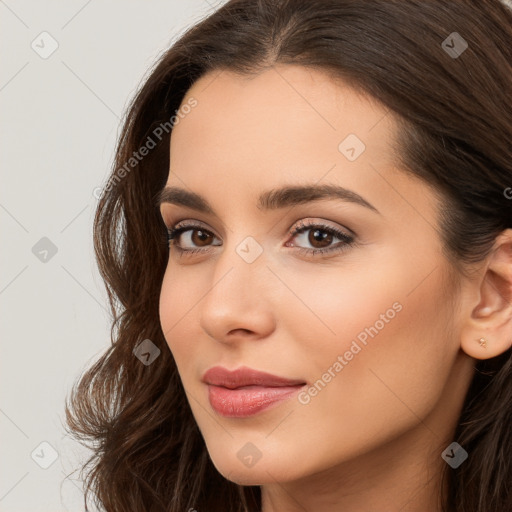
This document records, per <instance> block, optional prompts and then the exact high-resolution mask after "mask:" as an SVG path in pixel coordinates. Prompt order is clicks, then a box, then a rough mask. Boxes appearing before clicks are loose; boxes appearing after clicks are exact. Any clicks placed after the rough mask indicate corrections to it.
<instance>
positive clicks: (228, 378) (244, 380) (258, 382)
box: [203, 366, 306, 389]
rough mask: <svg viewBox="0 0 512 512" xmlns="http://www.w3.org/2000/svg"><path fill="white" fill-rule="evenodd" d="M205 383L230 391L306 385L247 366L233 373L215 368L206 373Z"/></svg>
mask: <svg viewBox="0 0 512 512" xmlns="http://www.w3.org/2000/svg"><path fill="white" fill-rule="evenodd" d="M203 382H205V383H206V384H212V385H214V386H222V387H225V388H229V389H236V388H240V387H243V386H262V387H283V386H297V385H300V384H306V382H305V381H303V380H297V379H285V378H284V377H278V376H277V375H272V374H270V373H266V372H261V371H258V370H254V369H252V368H248V367H247V366H242V367H240V368H237V369H236V370H233V371H230V370H228V369H227V368H224V367H222V366H214V367H212V368H210V369H209V370H207V371H206V372H205V373H204V375H203Z"/></svg>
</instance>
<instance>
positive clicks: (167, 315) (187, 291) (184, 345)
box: [159, 268, 201, 378]
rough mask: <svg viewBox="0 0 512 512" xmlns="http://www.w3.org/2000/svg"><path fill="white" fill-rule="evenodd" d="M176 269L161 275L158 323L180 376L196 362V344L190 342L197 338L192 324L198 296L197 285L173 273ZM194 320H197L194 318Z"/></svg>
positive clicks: (195, 328)
mask: <svg viewBox="0 0 512 512" xmlns="http://www.w3.org/2000/svg"><path fill="white" fill-rule="evenodd" d="M175 273H176V269H174V268H173V269H171V271H169V269H168V270H167V271H166V273H165V275H164V279H163V282H162V288H161V292H160V304H159V313H160V325H161V327H162V331H163V333H164V337H165V340H166V341H167V345H168V346H169V349H170V350H171V352H172V355H173V357H174V359H175V361H176V365H177V366H178V370H179V372H180V375H181V376H182V378H183V377H184V376H186V374H187V372H186V369H188V368H189V367H190V366H191V365H193V364H194V361H197V354H196V347H198V344H197V343H193V342H192V341H193V340H194V339H197V337H198V326H197V325H195V326H194V324H193V322H192V319H193V318H194V315H193V313H194V309H193V308H194V306H195V305H197V304H198V303H199V301H200V299H201V294H200V293H198V291H197V287H195V286H194V285H191V282H190V280H188V279H186V278H183V276H180V277H179V278H177V277H176V275H175ZM194 321H195V322H196V323H197V320H194Z"/></svg>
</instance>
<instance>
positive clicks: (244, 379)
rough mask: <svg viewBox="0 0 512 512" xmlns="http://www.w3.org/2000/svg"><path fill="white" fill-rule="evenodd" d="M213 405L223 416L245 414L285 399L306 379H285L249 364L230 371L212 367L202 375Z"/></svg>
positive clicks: (300, 386)
mask: <svg viewBox="0 0 512 512" xmlns="http://www.w3.org/2000/svg"><path fill="white" fill-rule="evenodd" d="M203 382H204V383H205V384H206V385H207V387H208V400H209V402H210V405H211V407H212V408H213V409H214V410H215V411H216V412H217V413H218V414H220V415H221V416H224V417H228V418H245V417H248V416H253V415H254V414H257V413H259V412H261V411H263V410H266V409H269V408H270V407H272V406H275V405H277V404H279V403H280V402H283V401H284V400H287V399H289V398H291V397H292V396H293V395H295V394H296V393H297V392H298V391H299V390H300V389H301V388H302V387H304V386H306V382H305V381H304V380H300V379H286V378H284V377H279V376H277V375H272V374H269V373H266V372H260V371H257V370H253V369H251V368H247V367H241V368H238V369H237V370H235V371H229V370H227V369H226V368H223V367H221V366H215V367H213V368H210V369H209V370H208V371H207V372H206V373H205V374H204V376H203Z"/></svg>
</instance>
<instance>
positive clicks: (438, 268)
mask: <svg viewBox="0 0 512 512" xmlns="http://www.w3.org/2000/svg"><path fill="white" fill-rule="evenodd" d="M511 36H512V13H511V11H510V10H509V9H508V8H507V7H506V6H505V4H504V3H501V2H499V1H498V0H486V1H482V0H457V1H450V2H447V1H433V0H432V1H427V2H426V1H424V0H410V1H407V2H403V1H397V0H396V1H395V0H393V1H390V0H364V1H363V0H320V1H316V2H310V1H309V0H279V1H275V0H274V1H272V0H257V1H256V0H232V1H229V2H228V3H227V4H225V5H224V6H223V7H221V8H220V9H219V10H218V11H217V12H215V13H213V14H212V15H211V16H209V17H208V18H206V19H205V20H203V21H202V22H200V23H198V24H197V26H195V27H193V28H192V29H190V30H189V31H187V32H186V33H185V34H184V35H183V36H182V37H181V38H180V39H179V40H178V41H177V42H176V43H175V44H174V45H173V46H172V48H170V49H169V50H168V51H167V52H166V53H165V54H164V55H163V56H162V58H161V59H160V61H159V62H158V64H157V65H156V66H155V68H154V69H153V70H152V72H151V74H150V76H149V78H148V79H147V80H146V82H145V84H144V85H143V87H142V88H141V90H140V91H139V93H138V94H137V96H136V98H135V99H134V101H133V102H132V104H131V106H130V108H129V111H128V113H127V117H126V121H125V125H124V129H123V132H122V136H121V138H120V141H119V144H118V148H117V154H116V161H115V166H114V168H113V171H112V174H111V177H110V178H109V181H108V183H107V184H106V186H105V187H104V192H103V194H102V197H101V200H100V203H99V206H98V210H97V215H96V219H95V247H96V254H97V258H98V262H99V267H100V271H101V273H102V276H103V278H104V280H105V282H106V286H107V290H108V293H109V297H110V302H111V307H112V312H113V315H114V322H113V329H112V341H113V344H112V347H110V348H109V349H108V351H107V352H106V353H105V354H104V355H103V357H102V358H101V359H100V360H99V361H98V362H97V363H95V364H94V366H93V367H92V368H90V369H89V370H88V372H87V373H86V374H85V375H84V376H82V378H81V380H80V381H79V383H78V385H77V386H76V388H75V389H74V390H73V396H72V397H71V400H70V402H69V404H66V412H67V420H68V423H69V425H70V428H71V430H72V433H74V434H75V435H76V436H77V438H79V439H84V440H85V439H89V440H92V441H93V442H94V443H95V445H94V450H95V454H94V457H92V458H91V460H90V461H89V463H90V464H93V468H92V471H91V472H90V474H89V475H88V480H87V484H88V487H87V492H89V491H90V490H94V492H95V498H96V501H97V503H98V504H99V505H100V506H102V507H103V509H105V510H108V511H116V512H118V511H124V510H126V511H128V510H130V511H134V510H137V511H139V510H140V511H142V510H144V511H152V512H153V511H155V512H156V511H172V512H174V511H186V510H189V511H192V510H197V511H199V512H202V511H208V512H212V511H221V510H222V511H237V512H238V511H240V512H241V511H244V512H248V511H251V512H253V511H258V512H259V511H262V512H274V511H303V510H314V511H316V512H323V511H339V510H343V511H344V512H352V511H363V510H365V511H386V512H398V511H399V510H401V511H408V512H425V511H429V512H437V511H450V512H484V511H485V512H497V511H508V510H512V495H511V490H510V489H511V483H512V466H511V464H512V462H511V461H512V457H511V446H512V435H511V429H510V424H511V421H512V369H511V364H512V363H511V344H512V188H511V187H512V148H511V143H510V141H511V140H512V106H511V102H510V98H511V97H512V45H511V44H510V41H511ZM86 496H87V493H86Z"/></svg>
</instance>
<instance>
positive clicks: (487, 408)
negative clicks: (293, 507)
mask: <svg viewBox="0 0 512 512" xmlns="http://www.w3.org/2000/svg"><path fill="white" fill-rule="evenodd" d="M455 32H456V34H454V33H455ZM450 38H451V39H450ZM454 38H456V39H455V40H454ZM445 41H448V43H446V42H445ZM454 41H455V42H454ZM455 43H457V45H458V48H455ZM466 45H467V46H466ZM454 48H455V50H458V52H457V51H455V50H454ZM454 51H455V53H454ZM275 63H283V64H286V63H290V64H295V65H303V66H310V67H312V68H318V69H321V70H324V71H328V72H329V73H330V75H331V76H332V77H333V78H334V77H337V78H341V79H342V80H344V81H346V82H347V83H348V84H349V85H351V86H352V87H354V88H356V89H358V90H360V91H362V92H364V93H366V94H369V95H370V96H372V97H374V98H376V99H377V100H378V101H380V102H381V103H382V104H383V105H384V106H385V107H386V108H387V109H389V111H390V112H391V113H392V114H393V115H394V116H395V118H396V119H397V121H398V122H399V123H400V126H401V130H400V135H399V141H398V148H399V154H400V157H401V160H402V162H403V166H404V170H405V172H410V173H412V174H413V175H414V176H417V177H419V178H420V179H422V180H424V182H425V183H428V184H429V185H431V186H433V187H434V188H435V190H437V191H438V192H439V193H440V194H441V195H442V197H443V207H442V210H441V212H440V214H441V215H440V219H442V223H441V231H440V235H441V237H442V240H443V246H444V250H445V253H446V257H447V258H448V259H449V260H450V261H451V262H452V263H453V265H454V267H456V268H458V269H459V270H460V271H461V272H465V271H466V270H467V268H469V266H468V264H471V263H475V262H479V261H482V259H483V258H485V257H486V256H487V255H488V254H489V251H490V249H491V246H492V245H493V242H494V240H495V238H496V236H497V235H498V234H499V233H500V232H501V231H503V230H505V229H506V228H511V227H512V200H511V199H510V195H508V194H507V192H506V191H507V190H508V191H510V190H511V189H510V188H509V187H512V149H511V141H512V11H510V10H509V8H508V7H506V6H505V4H504V3H502V2H500V1H499V0H450V1H449V0H407V1H404V0H315V1H314V2H313V1H311V0H231V1H229V2H227V3H226V4H225V5H223V6H222V7H221V8H220V9H218V10H217V11H216V12H214V13H213V14H211V15H210V16H208V17H207V18H205V19H204V20H202V21H200V22H199V23H197V24H196V25H195V26H194V27H192V28H190V29H189V30H187V31H186V32H185V33H184V34H183V35H182V36H181V37H180V38H179V40H178V41H177V42H176V43H175V44H173V45H172V47H171V48H170V49H168V50H167V51H166V52H165V53H164V54H163V55H162V57H161V58H160V59H159V61H158V62H157V63H156V65H155V66H154V68H153V69H152V70H151V72H150V73H149V76H148V78H147V79H146V80H145V83H144V84H143V85H142V86H141V88H140V90H139V91H138V93H137V94H136V96H135V98H134V99H133V101H132V102H131V105H130V106H129V108H128V110H127V113H126V116H125V119H124V126H123V129H122V134H121V136H120V138H119V141H118V146H117V152H116V157H115V162H114V166H113V169H112V173H111V176H110V178H109V181H108V183H107V185H106V186H105V188H104V190H103V193H102V195H101V197H100V200H99V204H98V208H97V211H96V217H95V222H94V244H95V252H96V257H97V260H98V265H99V270H100V272H101V275H102V277H103V279H104V281H105V285H106V288H107V292H108V296H109V301H110V306H111V310H112V315H113V322H112V331H111V340H112V344H111V346H110V347H108V349H107V350H106V351H105V353H104V354H103V355H102V356H101V358H99V359H98V360H97V362H95V363H94V364H93V365H92V366H91V367H90V368H89V369H88V370H87V371H86V372H84V374H83V375H81V376H80V379H79V380H78V381H77V382H76V383H75V385H74V386H73V390H72V394H71V398H70V399H69V401H68V399H66V419H67V423H68V425H69V427H70V433H71V434H72V435H73V436H74V437H75V438H76V439H78V440H79V441H80V442H82V443H83V444H86V443H87V446H88V447H90V448H91V449H92V450H93V451H94V453H93V455H92V456H91V458H90V459H89V460H88V461H87V463H86V464H85V465H84V467H83V468H82V470H85V469H86V468H89V466H91V467H92V469H91V470H90V471H89V472H88V474H87V480H86V483H87V486H86V492H85V496H84V502H85V505H86V510H88V509H87V497H88V495H89V493H90V492H91V491H92V492H93V495H94V500H95V503H96V504H97V505H98V506H99V507H102V508H103V509H104V510H106V511H108V512H120V511H130V512H134V511H146V512H159V511H167V512H177V511H179V512H183V511H187V510H189V509H197V510H198V511H199V512H202V511H208V512H216V511H221V510H222V511H223V512H256V511H259V510H260V509H261V494H260V488H259V487H258V486H247V487H246V486H239V485H236V484H235V483H233V482H230V481H228V480H226V479H225V478H224V477H222V476H221V475H220V474H219V473H218V472H217V470H216V469H215V467H214V466H213V464H212V462H211V460H210V458H209V456H208V452H207V450H206V447H205V443H204V441H203V438H202V436H201V432H200V431H199V429H198V427H197V424H196V422H195V420H194V418H193V416H192V413H191V410H190V407H189V405H188V403H187V399H186V395H185V391H184V389H183V386H182V384H181V381H180V378H179V374H178V371H177V367H176V364H175V361H174V359H173V357H172V354H171V352H170V350H169V348H168V346H167V344H166V341H165V339H164V336H163V333H162V330H161V328H160V319H159V293H160V287H161V284H162V279H163V275H164V272H165V268H166V265H167V260H168V246H167V239H166V230H165V226H164V225H163V222H162V220H161V218H160V216H159V211H158V208H157V207H156V204H155V198H156V197H157V196H158V192H159V191H160V190H161V188H162V187H163V186H164V184H165V182H166V179H167V174H168V166H169V137H170V133H171V130H172V124H173V122H170V119H171V118H172V116H175V118H174V120H173V121H176V120H179V114H180V112H178V110H179V107H180V104H181V102H182V100H183V98H184V96H185V93H186V92H187V90H188V89H189V87H190V86H191V85H192V84H193V83H194V82H195V81H196V80H197V79H198V78H199V77H201V76H202V75H204V74H205V73H206V72H208V71H216V72H221V71H222V70H230V71H235V72H237V73H239V74H241V75H250V74H254V73H259V72H261V71H262V70H264V69H267V68H269V67H271V66H272V65H273V64H275ZM150 139H151V141H152V142H153V144H150V143H149V140H150ZM143 146H146V147H147V148H149V146H151V148H150V149H149V151H147V152H145V153H147V154H146V155H145V156H144V157H141V156H140V155H139V157H138V158H136V157H135V156H134V152H139V150H140V148H142V147H143ZM141 153H142V151H141ZM130 159H133V160H130ZM123 169H124V171H123ZM148 339H149V340H151V342H152V343H153V344H154V345H156V347H158V348H159V349H160V354H159V356H158V357H157V358H156V359H155V360H154V361H153V362H152V364H150V365H145V364H142V363H141V361H140V360H139V358H138V357H135V355H134V349H135V348H136V347H137V346H138V345H139V343H141V342H143V341H144V340H148ZM511 425H512V356H511V350H508V351H506V352H505V353H503V354H502V355H500V356H498V357H495V358H492V359H488V360H483V361H479V362H478V364H477V365H476V367H475V375H474V379H473V381H472V383H471V386H470V389H469V391H468V394H467V397H466V399H465V403H464V407H463V411H462V414H461V416H460V418H459V423H458V426H457V430H456V433H455V437H454V440H455V441H457V442H458V443H459V444H460V445H461V446H462V447H463V448H464V449H465V450H466V451H467V452H468V454H469V458H468V459H467V460H466V461H465V462H464V463H463V464H462V465H461V466H459V467H458V468H457V469H452V468H450V467H449V466H448V465H446V467H445V471H449V473H450V474H449V478H448V480H449V485H448V488H443V492H442V493H441V494H442V496H440V503H442V508H443V510H450V511H453V512H497V511H505V510H512V433H511ZM440 455H441V454H440Z"/></svg>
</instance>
